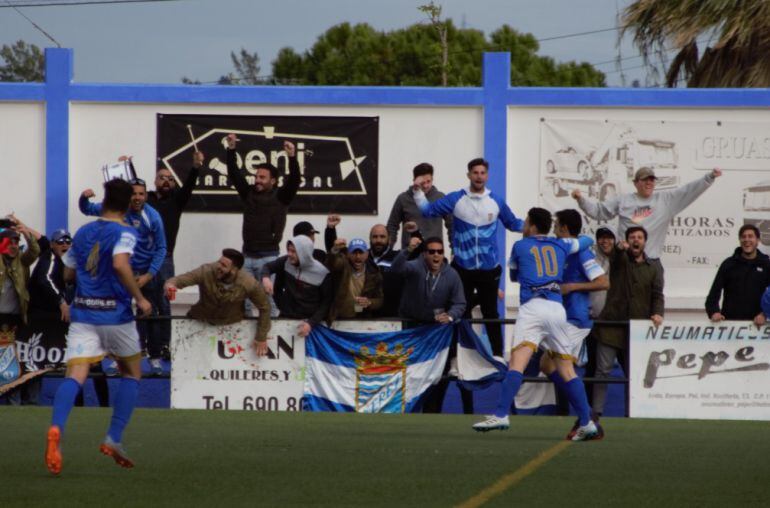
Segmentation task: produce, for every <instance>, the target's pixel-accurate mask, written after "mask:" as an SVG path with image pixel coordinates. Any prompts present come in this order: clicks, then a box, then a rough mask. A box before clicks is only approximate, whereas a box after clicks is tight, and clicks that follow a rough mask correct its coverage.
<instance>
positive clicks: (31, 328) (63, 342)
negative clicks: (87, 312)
mask: <svg viewBox="0 0 770 508" xmlns="http://www.w3.org/2000/svg"><path fill="white" fill-rule="evenodd" d="M68 330H69V324H68V323H65V322H63V321H62V320H61V319H60V317H59V315H58V313H56V315H54V314H51V315H50V316H49V315H39V314H31V315H30V316H29V322H28V323H27V324H23V323H21V322H20V320H19V319H18V318H17V317H16V316H13V317H12V318H11V319H8V318H7V316H0V336H2V338H3V339H5V340H6V341H10V342H12V341H14V340H15V341H16V351H17V352H18V355H19V363H20V364H21V366H22V367H23V369H24V371H26V372H35V371H38V370H41V369H45V368H54V369H58V368H63V367H64V352H65V350H66V349H67V332H68Z"/></svg>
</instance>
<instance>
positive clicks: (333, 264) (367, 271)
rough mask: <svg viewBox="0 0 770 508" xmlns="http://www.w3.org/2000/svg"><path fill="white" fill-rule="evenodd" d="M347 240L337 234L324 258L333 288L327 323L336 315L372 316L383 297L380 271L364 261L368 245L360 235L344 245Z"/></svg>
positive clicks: (367, 257) (367, 252)
mask: <svg viewBox="0 0 770 508" xmlns="http://www.w3.org/2000/svg"><path fill="white" fill-rule="evenodd" d="M346 243H347V242H346V240H345V239H344V238H338V239H337V240H336V241H335V242H334V246H333V247H332V250H331V252H329V255H328V256H327V259H326V267H327V268H329V270H330V271H331V273H332V277H333V280H334V288H335V291H334V294H335V296H334V302H333V303H332V306H331V308H330V309H329V317H328V320H327V321H328V322H329V324H331V323H332V322H333V321H334V320H335V319H338V318H342V319H351V318H357V317H371V316H372V313H373V312H374V311H376V310H377V309H379V308H380V307H382V303H383V300H384V294H383V289H382V275H381V274H380V271H379V270H378V269H377V267H376V266H375V265H373V264H372V263H368V262H367V260H368V259H369V246H368V245H366V242H365V241H364V240H362V239H361V238H354V239H352V240H351V241H350V243H349V244H347V247H346V245H345V244H346Z"/></svg>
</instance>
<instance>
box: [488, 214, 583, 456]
mask: <svg viewBox="0 0 770 508" xmlns="http://www.w3.org/2000/svg"><path fill="white" fill-rule="evenodd" d="M551 222H552V219H551V213H550V212H549V211H548V210H545V209H543V208H531V209H530V210H529V212H528V213H527V219H526V221H525V222H524V231H523V233H524V238H523V239H521V240H519V241H518V242H516V243H515V244H514V245H513V249H512V251H511V260H510V271H511V280H512V281H518V282H519V284H520V285H521V288H520V292H519V294H520V300H521V303H520V306H519V315H518V318H517V319H516V329H515V332H514V343H513V350H512V352H511V360H510V364H509V370H508V372H507V373H506V375H505V379H504V380H503V385H502V390H501V392H500V400H499V403H498V405H497V408H496V409H495V414H494V415H492V416H490V417H489V418H487V419H486V420H484V421H483V422H479V423H477V424H475V425H473V428H474V430H477V431H487V430H493V429H501V430H502V429H507V428H509V427H510V422H509V419H508V413H509V411H510V407H511V403H512V402H513V399H514V397H515V396H516V393H517V392H518V391H519V388H521V383H522V380H523V377H524V369H525V368H526V366H527V364H528V363H529V360H530V359H531V358H532V354H533V353H534V352H535V351H537V349H538V347H539V346H540V344H541V343H542V344H543V345H544V346H545V348H546V349H547V350H549V351H552V352H553V353H554V361H555V364H556V369H557V371H558V373H559V375H561V377H562V379H563V380H564V390H565V391H566V392H567V396H568V398H569V400H570V403H571V404H572V405H573V407H575V408H577V410H578V414H579V417H580V427H579V428H578V430H577V432H576V434H575V436H574V437H573V438H572V439H573V440H574V441H583V440H587V439H592V438H593V437H595V436H596V435H597V429H596V425H595V424H594V422H593V421H591V410H590V408H589V406H588V400H587V399H586V393H585V388H584V387H583V382H582V381H581V380H580V378H578V377H577V375H576V374H575V367H574V365H573V363H572V360H571V353H572V352H573V351H574V345H573V344H572V342H573V341H572V339H571V337H570V335H569V331H568V322H567V315H566V312H565V310H564V307H563V306H562V296H561V287H560V284H561V282H562V278H563V275H564V266H565V262H566V258H567V256H569V255H570V254H575V253H578V252H580V251H581V250H585V249H587V248H588V247H590V246H591V245H592V244H593V239H591V238H589V237H587V236H581V237H580V238H579V239H577V238H553V237H548V236H545V235H547V234H548V232H549V231H550V230H551ZM568 358H569V359H568Z"/></svg>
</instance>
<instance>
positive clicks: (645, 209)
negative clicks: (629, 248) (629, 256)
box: [572, 167, 722, 259]
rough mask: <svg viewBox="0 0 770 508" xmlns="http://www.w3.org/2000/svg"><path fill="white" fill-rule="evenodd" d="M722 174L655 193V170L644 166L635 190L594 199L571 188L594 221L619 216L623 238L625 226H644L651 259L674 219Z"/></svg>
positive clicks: (657, 254) (716, 171)
mask: <svg viewBox="0 0 770 508" xmlns="http://www.w3.org/2000/svg"><path fill="white" fill-rule="evenodd" d="M720 176H722V171H721V170H720V169H718V168H715V169H713V170H712V171H711V172H710V173H708V174H707V175H704V176H703V177H702V178H698V179H697V180H694V181H692V182H690V183H688V184H686V185H683V186H681V187H677V188H676V189H669V190H663V191H658V192H655V181H656V180H657V177H656V176H655V171H653V169H652V168H649V167H642V168H639V170H638V171H637V172H636V174H635V175H634V187H636V192H631V193H628V194H622V195H619V196H615V197H612V198H610V199H607V200H605V201H595V200H592V199H589V198H587V197H585V196H583V195H582V193H581V192H580V191H579V190H577V189H576V190H573V191H572V197H573V198H574V199H575V200H577V202H578V206H579V207H580V209H581V210H583V211H584V212H585V213H586V215H588V216H589V217H591V218H592V219H594V220H598V221H607V220H610V219H612V218H614V217H616V216H617V217H618V234H619V235H620V236H621V237H622V236H623V235H625V232H626V229H628V228H630V227H632V226H642V227H643V228H644V229H645V230H646V231H647V234H648V237H649V240H648V243H647V250H646V254H647V256H648V257H649V258H650V259H658V258H660V255H661V252H662V251H663V246H664V244H665V241H666V233H667V232H668V225H669V223H670V222H671V219H673V218H674V217H675V216H676V215H677V214H678V213H680V212H681V211H682V210H684V209H685V208H687V207H688V206H690V204H691V203H692V202H693V201H695V200H696V199H697V198H698V196H700V195H701V194H703V193H704V192H705V191H706V189H708V188H709V187H710V186H711V184H712V183H714V180H716V179H717V178H718V177H720Z"/></svg>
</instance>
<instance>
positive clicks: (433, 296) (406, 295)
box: [390, 237, 465, 324]
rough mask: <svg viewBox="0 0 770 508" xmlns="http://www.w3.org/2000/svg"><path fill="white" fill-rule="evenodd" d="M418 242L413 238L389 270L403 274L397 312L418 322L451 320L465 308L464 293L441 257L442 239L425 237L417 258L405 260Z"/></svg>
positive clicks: (459, 282)
mask: <svg viewBox="0 0 770 508" xmlns="http://www.w3.org/2000/svg"><path fill="white" fill-rule="evenodd" d="M420 243H421V240H420V239H419V238H417V237H415V238H412V239H411V240H410V242H409V245H408V246H407V248H406V249H403V250H401V251H400V252H399V253H398V256H396V258H395V259H394V260H393V263H392V264H391V265H390V272H391V273H396V274H401V275H402V276H403V277H404V290H403V293H402V296H401V305H400V307H399V309H398V314H399V316H400V317H402V318H404V319H410V320H414V321H421V322H432V321H437V322H439V323H442V324H446V323H451V322H453V321H457V320H459V319H460V318H462V316H463V313H464V312H465V293H464V292H463V284H462V282H461V281H460V276H459V275H458V274H457V272H456V271H455V269H454V268H452V267H451V266H449V264H447V263H446V259H445V258H444V242H442V241H441V239H440V238H436V237H433V238H428V239H427V240H425V249H424V250H423V255H422V256H421V257H420V258H417V259H413V260H412V261H407V258H408V256H409V253H410V252H412V251H413V250H414V249H416V248H417V247H418V246H419V245H420Z"/></svg>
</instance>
